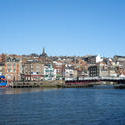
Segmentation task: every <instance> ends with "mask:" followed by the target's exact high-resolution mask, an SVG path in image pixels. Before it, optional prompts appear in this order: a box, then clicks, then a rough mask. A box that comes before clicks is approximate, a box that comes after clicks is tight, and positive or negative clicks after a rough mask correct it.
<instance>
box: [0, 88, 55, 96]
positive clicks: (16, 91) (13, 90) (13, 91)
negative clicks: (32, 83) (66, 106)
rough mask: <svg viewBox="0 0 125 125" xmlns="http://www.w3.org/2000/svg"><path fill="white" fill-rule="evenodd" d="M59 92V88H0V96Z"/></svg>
mask: <svg viewBox="0 0 125 125" xmlns="http://www.w3.org/2000/svg"><path fill="white" fill-rule="evenodd" d="M49 90H57V88H0V95H2V94H22V93H31V92H40V91H49Z"/></svg>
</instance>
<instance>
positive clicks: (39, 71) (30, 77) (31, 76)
mask: <svg viewBox="0 0 125 125" xmlns="http://www.w3.org/2000/svg"><path fill="white" fill-rule="evenodd" d="M43 77H44V64H42V63H41V62H39V61H37V60H27V62H25V63H24V64H23V72H22V79H23V80H25V81H40V80H43Z"/></svg>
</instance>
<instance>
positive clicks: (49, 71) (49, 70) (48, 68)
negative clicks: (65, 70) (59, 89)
mask: <svg viewBox="0 0 125 125" xmlns="http://www.w3.org/2000/svg"><path fill="white" fill-rule="evenodd" d="M44 80H56V69H54V67H53V65H52V64H46V65H45V66H44Z"/></svg>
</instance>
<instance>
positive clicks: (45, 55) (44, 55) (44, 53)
mask: <svg viewBox="0 0 125 125" xmlns="http://www.w3.org/2000/svg"><path fill="white" fill-rule="evenodd" d="M40 56H41V57H47V54H46V52H45V48H43V52H42V55H40Z"/></svg>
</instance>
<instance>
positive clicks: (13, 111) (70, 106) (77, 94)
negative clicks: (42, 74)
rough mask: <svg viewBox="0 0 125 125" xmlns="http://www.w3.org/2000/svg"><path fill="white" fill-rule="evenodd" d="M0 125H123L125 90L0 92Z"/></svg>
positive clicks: (6, 89) (26, 90) (85, 89)
mask: <svg viewBox="0 0 125 125" xmlns="http://www.w3.org/2000/svg"><path fill="white" fill-rule="evenodd" d="M0 125H125V90H124V89H123V90H120V89H93V88H69V89H68V88H67V89H40V88H33V89H30V88H27V89H25V88H23V89H12V88H1V89H0Z"/></svg>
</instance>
